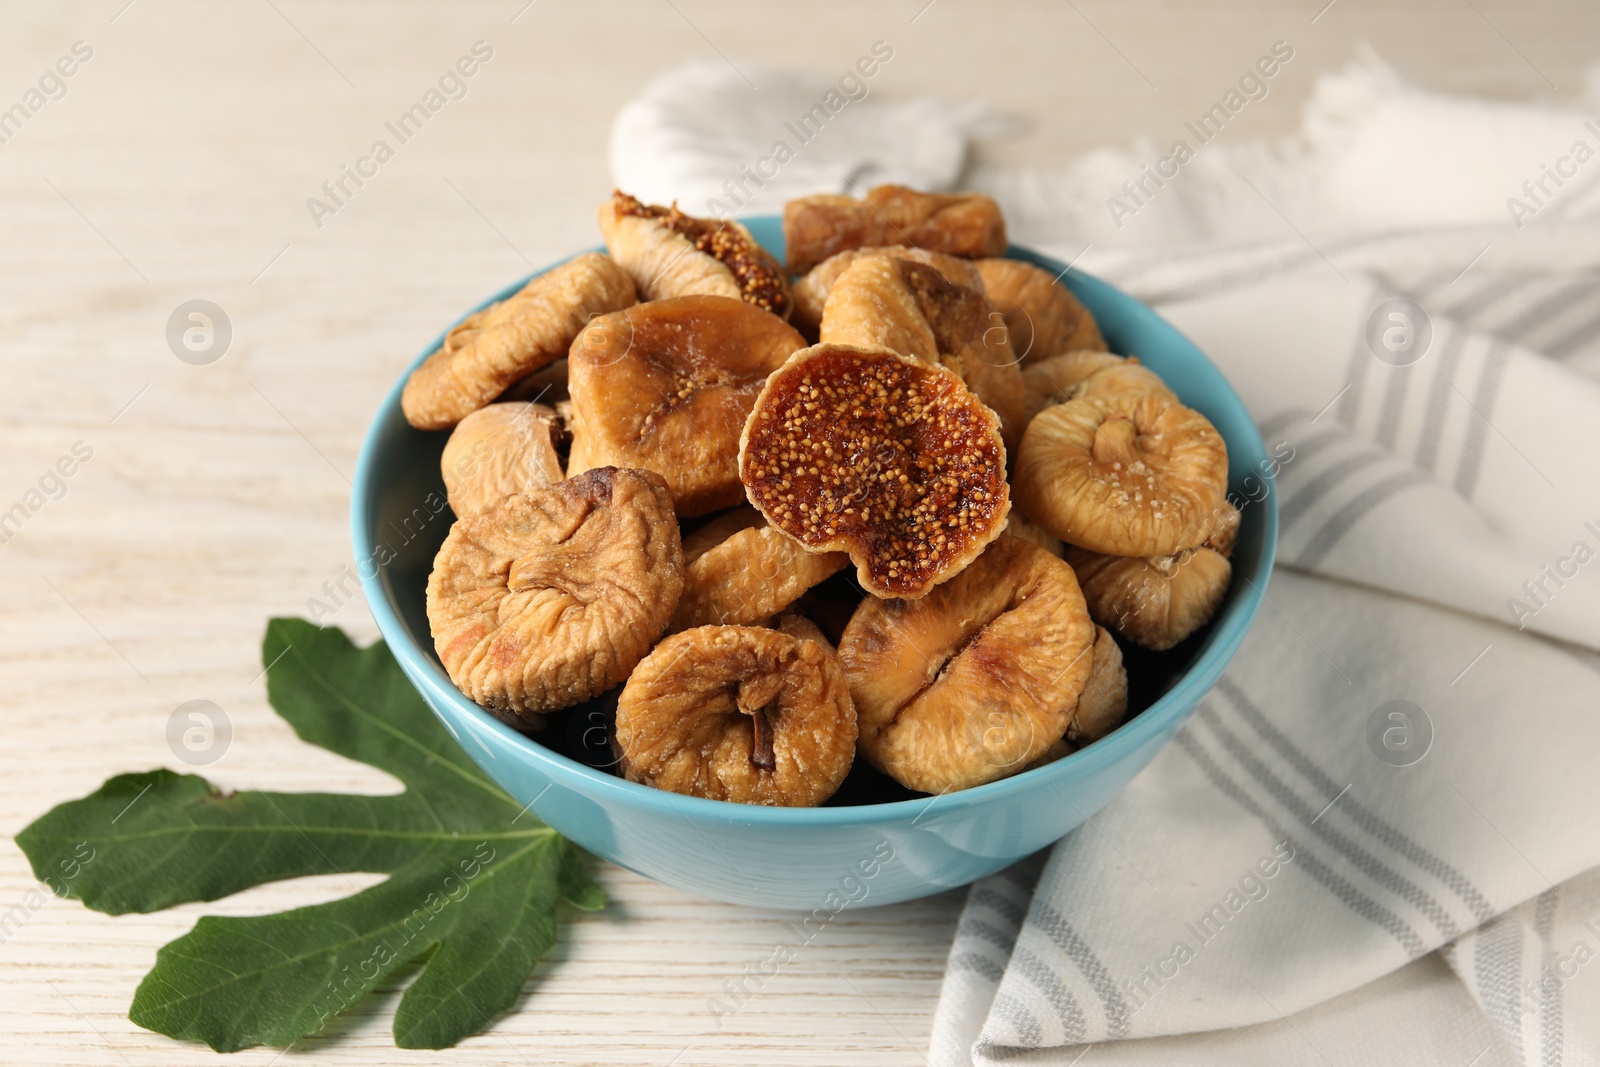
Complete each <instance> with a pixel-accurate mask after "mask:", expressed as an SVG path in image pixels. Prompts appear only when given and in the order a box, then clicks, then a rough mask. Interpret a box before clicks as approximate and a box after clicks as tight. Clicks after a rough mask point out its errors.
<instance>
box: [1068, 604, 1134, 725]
mask: <svg viewBox="0 0 1600 1067" xmlns="http://www.w3.org/2000/svg"><path fill="white" fill-rule="evenodd" d="M1094 633H1095V636H1094V655H1093V656H1092V657H1091V662H1090V665H1089V680H1088V681H1087V682H1086V683H1084V686H1083V692H1082V693H1080V694H1079V695H1078V703H1077V704H1076V705H1075V706H1074V707H1073V709H1072V721H1071V722H1070V723H1069V724H1068V725H1067V733H1066V739H1067V740H1069V741H1071V742H1072V743H1073V744H1074V745H1076V746H1078V747H1080V748H1081V747H1082V746H1084V745H1087V744H1088V743H1089V742H1091V741H1098V740H1100V739H1101V738H1102V737H1104V736H1105V735H1106V734H1109V733H1110V732H1111V731H1112V730H1115V729H1116V728H1117V727H1118V726H1120V725H1121V724H1122V719H1123V716H1125V715H1127V714H1128V670H1127V668H1126V667H1124V666H1123V664H1122V649H1121V648H1120V647H1118V645H1117V642H1116V639H1115V638H1114V637H1112V636H1111V631H1110V630H1107V629H1106V628H1105V627H1104V626H1096V627H1095V631H1094Z"/></svg>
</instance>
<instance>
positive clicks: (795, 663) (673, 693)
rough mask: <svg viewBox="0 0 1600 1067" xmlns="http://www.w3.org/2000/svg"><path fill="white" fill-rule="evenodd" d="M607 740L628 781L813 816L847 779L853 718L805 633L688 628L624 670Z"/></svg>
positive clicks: (829, 660) (799, 628) (791, 628)
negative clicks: (806, 810)
mask: <svg viewBox="0 0 1600 1067" xmlns="http://www.w3.org/2000/svg"><path fill="white" fill-rule="evenodd" d="M615 737H616V745H617V747H618V749H620V751H621V756H622V760H621V767H622V772H623V774H624V775H625V776H626V777H627V779H628V780H629V781H630V782H640V783H643V784H645V785H651V786H655V787H656V788H657V789H665V790H668V791H670V792H673V793H685V794H688V795H690V796H697V797H706V798H708V799H711V800H731V801H733V802H735V803H738V804H772V805H782V806H785V807H815V806H816V805H818V804H821V803H822V802H823V801H825V800H827V799H828V798H829V797H831V796H832V795H833V794H834V793H835V792H836V791H837V790H838V788H839V785H840V783H841V782H843V781H844V778H845V775H846V774H847V773H849V771H850V764H851V763H852V762H853V761H854V756H855V743H856V715H855V708H854V707H853V705H852V704H851V702H850V692H849V689H848V687H847V686H846V685H845V680H844V671H843V669H842V668H841V667H840V665H839V658H838V656H837V655H836V654H835V653H834V651H833V648H832V647H831V646H830V645H829V644H828V642H827V639H826V638H824V637H823V636H822V634H821V633H820V632H819V631H817V629H816V627H815V626H812V625H810V624H809V623H806V622H805V621H804V620H800V619H794V620H786V628H785V629H779V630H768V629H763V628H759V627H752V626H698V627H695V628H694V629H692V630H685V631H683V632H682V633H678V634H673V635H672V636H671V637H668V638H667V639H666V640H664V641H662V642H661V644H659V645H657V646H656V649H655V651H654V652H652V653H650V655H649V656H647V657H645V659H644V660H643V662H641V663H640V664H639V666H638V667H636V668H634V671H633V675H632V677H630V678H629V679H628V684H627V685H626V686H625V687H623V690H622V696H621V697H620V698H619V699H618V701H617V728H616V735H615Z"/></svg>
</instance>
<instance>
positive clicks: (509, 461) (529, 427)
mask: <svg viewBox="0 0 1600 1067" xmlns="http://www.w3.org/2000/svg"><path fill="white" fill-rule="evenodd" d="M561 433H562V429H561V424H560V421H559V420H558V419H557V418H556V413H555V411H554V410H552V409H551V408H547V407H545V406H544V405H543V404H517V403H499V404H490V405H489V406H488V407H486V408H479V409H478V410H477V411H474V412H473V413H472V414H471V415H468V416H467V417H466V418H464V419H462V420H461V421H460V422H459V423H457V424H456V428H455V429H454V430H452V431H450V440H448V441H446V442H445V446H444V452H443V454H441V455H440V457H439V468H440V470H441V472H442V473H443V475H444V491H445V495H446V496H447V497H448V498H449V500H450V510H452V511H454V512H455V513H456V514H457V515H470V514H472V513H473V512H476V511H482V510H483V509H484V508H485V507H488V506H489V505H490V504H492V503H494V502H495V501H496V500H499V499H500V498H501V497H503V496H506V495H507V494H509V493H525V492H528V491H529V490H531V489H542V488H544V487H545V486H547V485H554V484H555V483H556V482H559V481H561V479H562V478H564V477H566V475H564V474H562V473H561V457H560V456H559V455H558V454H557V453H556V441H557V439H558V438H559V436H560V434H561Z"/></svg>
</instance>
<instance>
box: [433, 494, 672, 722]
mask: <svg viewBox="0 0 1600 1067" xmlns="http://www.w3.org/2000/svg"><path fill="white" fill-rule="evenodd" d="M682 591H683V554H682V548H681V545H680V543H679V539H678V521H677V518H676V517H675V516H674V515H673V513H672V497H671V495H670V494H669V493H668V492H667V487H666V483H665V482H663V481H662V479H661V476H660V475H658V474H655V473H653V472H651V471H643V470H618V469H617V468H615V467H601V468H599V469H596V470H591V471H587V472H585V473H583V474H580V475H578V476H577V477H575V478H569V479H567V480H566V481H563V482H557V483H556V484H555V485H552V486H550V487H549V488H547V489H534V490H530V491H528V492H525V493H519V494H516V495H514V496H507V497H502V498H501V499H499V500H497V501H495V502H494V503H492V504H490V505H489V506H488V507H486V508H484V509H483V510H482V511H479V512H476V513H475V514H471V515H466V516H463V517H462V518H460V519H458V520H456V523H455V525H454V526H452V527H451V528H450V533H449V535H448V536H446V537H445V539H444V544H443V545H441V546H440V548H439V554H438V556H437V557H435V559H434V561H433V573H432V574H430V575H429V576H428V625H429V628H430V629H431V630H432V632H433V642H434V648H435V649H436V650H437V651H438V653H439V660H440V662H441V663H442V664H443V665H444V669H445V671H446V672H447V673H448V674H449V675H450V680H451V681H452V682H454V683H455V684H456V686H457V687H458V688H459V689H460V690H461V691H462V692H463V693H465V694H466V695H467V696H468V697H470V698H471V699H473V700H475V701H477V702H478V703H479V704H482V705H483V706H484V707H486V708H488V709H489V710H490V711H493V712H494V713H495V714H496V715H498V716H500V717H501V718H503V719H504V720H505V721H507V722H510V723H512V724H514V725H515V724H518V723H519V722H520V723H521V724H524V725H527V724H535V725H536V724H537V723H538V722H539V719H538V713H540V712H545V711H554V710H557V709H560V708H566V707H571V706H572V705H574V704H578V703H581V702H583V701H585V700H588V699H589V698H590V697H593V696H597V695H599V694H600V693H603V692H605V691H606V690H608V689H610V688H611V687H613V686H615V685H619V684H621V683H622V681H623V680H624V679H625V678H627V677H628V672H629V671H631V670H633V668H634V665H635V664H637V663H638V662H639V660H640V658H642V657H643V656H644V654H645V653H646V652H648V651H649V650H650V646H651V645H653V644H655V642H656V639H657V638H659V637H660V636H661V634H662V631H664V630H665V629H666V626H667V622H668V620H670V619H671V618H672V612H673V610H674V609H675V608H676V607H677V604H678V596H679V594H680V593H681V592H682Z"/></svg>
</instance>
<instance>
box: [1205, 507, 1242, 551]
mask: <svg viewBox="0 0 1600 1067" xmlns="http://www.w3.org/2000/svg"><path fill="white" fill-rule="evenodd" d="M1242 518H1243V516H1242V515H1240V514H1239V509H1238V508H1236V507H1234V506H1233V505H1232V504H1230V503H1228V501H1227V500H1226V499H1224V500H1223V501H1222V503H1221V504H1219V505H1217V510H1216V511H1215V512H1214V513H1213V514H1212V516H1211V520H1210V521H1209V522H1208V523H1207V524H1206V540H1205V547H1207V548H1209V549H1211V550H1212V551H1213V552H1217V553H1220V554H1221V555H1222V556H1223V558H1225V559H1226V558H1229V557H1231V556H1232V555H1233V546H1234V542H1236V541H1237V540H1238V539H1239V523H1240V520H1241V519H1242Z"/></svg>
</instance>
